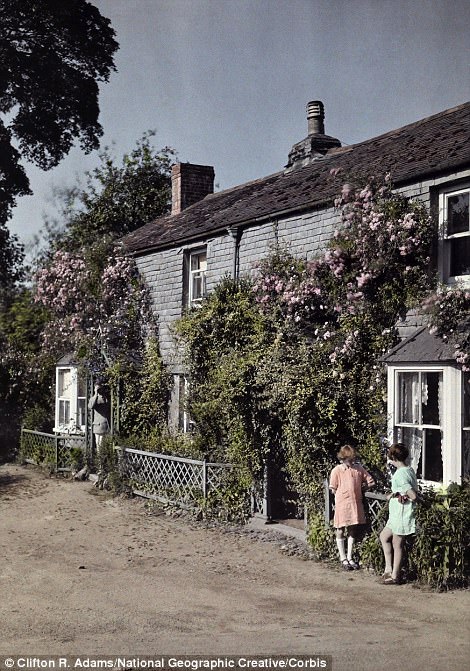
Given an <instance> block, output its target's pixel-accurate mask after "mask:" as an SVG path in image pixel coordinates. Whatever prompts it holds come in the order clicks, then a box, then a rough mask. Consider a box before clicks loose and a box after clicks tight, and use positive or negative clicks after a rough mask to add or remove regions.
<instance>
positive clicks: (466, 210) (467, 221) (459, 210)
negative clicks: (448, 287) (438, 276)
mask: <svg viewBox="0 0 470 671" xmlns="http://www.w3.org/2000/svg"><path fill="white" fill-rule="evenodd" d="M440 211H441V217H442V230H443V258H442V266H443V268H442V269H443V279H444V280H451V281H452V280H455V279H464V280H467V279H468V280H469V281H470V188H465V189H461V190H458V191H457V190H456V191H451V192H448V193H443V194H441V208H440Z"/></svg>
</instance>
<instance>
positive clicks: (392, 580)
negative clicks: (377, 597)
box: [382, 576, 400, 585]
mask: <svg viewBox="0 0 470 671" xmlns="http://www.w3.org/2000/svg"><path fill="white" fill-rule="evenodd" d="M382 584H383V585H399V584H400V581H399V580H398V578H392V576H389V577H387V578H385V579H384V581H383V583H382Z"/></svg>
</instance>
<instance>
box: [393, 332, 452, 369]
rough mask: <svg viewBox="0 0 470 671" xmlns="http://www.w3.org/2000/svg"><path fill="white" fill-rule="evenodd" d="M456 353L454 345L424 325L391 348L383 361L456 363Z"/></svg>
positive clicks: (394, 362)
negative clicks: (430, 331)
mask: <svg viewBox="0 0 470 671" xmlns="http://www.w3.org/2000/svg"><path fill="white" fill-rule="evenodd" d="M454 353H455V348H454V347H453V346H452V345H450V344H449V343H448V342H446V341H445V340H442V338H439V337H438V336H435V335H432V334H431V333H429V329H428V328H427V327H426V326H422V327H421V328H419V329H418V330H417V331H416V332H415V333H413V335H412V336H410V337H409V338H406V339H405V340H403V342H401V343H399V344H398V345H397V346H396V347H394V348H393V349H391V350H390V352H389V353H388V354H387V355H386V356H385V357H384V358H383V359H382V361H383V362H384V363H386V364H400V363H416V362H417V361H419V362H420V363H443V362H444V361H447V362H449V361H452V362H453V363H454V364H455V356H454Z"/></svg>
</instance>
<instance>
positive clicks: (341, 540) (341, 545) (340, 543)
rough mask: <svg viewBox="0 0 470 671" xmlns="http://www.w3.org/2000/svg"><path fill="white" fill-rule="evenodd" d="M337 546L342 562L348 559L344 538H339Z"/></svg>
mask: <svg viewBox="0 0 470 671" xmlns="http://www.w3.org/2000/svg"><path fill="white" fill-rule="evenodd" d="M336 545H337V546H338V552H339V558H340V560H341V561H344V560H345V559H346V552H345V551H344V538H337V539H336Z"/></svg>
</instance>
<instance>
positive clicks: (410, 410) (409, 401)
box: [394, 371, 443, 482]
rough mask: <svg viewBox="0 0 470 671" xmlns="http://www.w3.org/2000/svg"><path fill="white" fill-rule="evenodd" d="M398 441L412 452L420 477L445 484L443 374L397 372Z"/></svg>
mask: <svg viewBox="0 0 470 671" xmlns="http://www.w3.org/2000/svg"><path fill="white" fill-rule="evenodd" d="M396 399H397V410H396V419H397V421H396V425H395V431H394V433H395V440H398V441H401V442H403V443H405V444H406V445H407V446H408V447H409V449H410V460H411V466H412V468H413V469H414V470H415V471H416V475H417V476H418V478H420V479H422V480H429V481H432V482H442V479H443V460H442V411H443V403H442V372H437V371H432V372H431V371H428V372H426V371H410V372H398V373H397V391H396Z"/></svg>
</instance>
